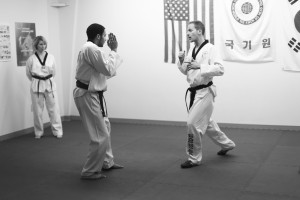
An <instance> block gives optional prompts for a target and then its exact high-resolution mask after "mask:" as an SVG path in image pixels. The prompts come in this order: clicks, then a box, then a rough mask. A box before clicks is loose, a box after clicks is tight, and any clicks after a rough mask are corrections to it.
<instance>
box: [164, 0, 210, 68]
mask: <svg viewBox="0 0 300 200" xmlns="http://www.w3.org/2000/svg"><path fill="white" fill-rule="evenodd" d="M213 6H214V0H164V21H165V23H164V28H165V59H164V60H165V62H166V63H175V62H176V59H177V54H178V52H179V51H182V50H185V51H186V52H187V51H188V50H189V46H190V44H189V41H188V40H187V37H186V30H187V26H188V22H189V21H195V20H199V21H202V22H203V23H204V25H205V38H206V39H208V40H209V41H210V43H212V44H214V13H213Z"/></svg>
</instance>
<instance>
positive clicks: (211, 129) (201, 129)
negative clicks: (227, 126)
mask: <svg viewBox="0 0 300 200" xmlns="http://www.w3.org/2000/svg"><path fill="white" fill-rule="evenodd" d="M213 98H214V97H213V95H212V93H210V92H208V93H207V94H205V95H204V96H203V94H201V92H200V93H199V92H197V93H196V96H195V100H194V104H193V106H192V107H191V109H190V111H189V115H188V120H187V134H188V139H187V148H186V152H187V155H188V160H190V161H192V162H193V163H196V164H200V163H201V160H202V137H203V135H204V134H205V133H206V134H207V135H208V137H209V138H210V139H211V140H212V141H213V142H214V143H215V144H217V145H218V146H220V147H221V149H232V148H234V147H235V144H234V142H233V141H231V140H230V139H229V138H228V137H227V136H226V135H225V133H223V132H222V131H221V130H220V128H219V126H218V124H217V123H216V122H215V121H214V120H213V119H211V115H212V112H213Z"/></svg>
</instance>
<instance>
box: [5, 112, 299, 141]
mask: <svg viewBox="0 0 300 200" xmlns="http://www.w3.org/2000/svg"><path fill="white" fill-rule="evenodd" d="M61 119H62V121H72V120H80V116H63V117H62V118H61ZM109 120H110V122H112V123H124V124H140V125H163V126H186V122H183V121H164V120H146V119H123V118H109ZM218 125H219V126H220V127H221V128H236V129H254V130H276V131H300V126H281V125H259V124H231V123H218ZM49 126H50V122H48V123H45V124H44V127H45V128H47V127H49ZM30 133H33V127H31V128H27V129H23V130H20V131H16V132H12V133H9V134H6V135H2V136H0V142H1V141H3V140H8V139H11V138H15V137H19V136H21V135H26V134H30Z"/></svg>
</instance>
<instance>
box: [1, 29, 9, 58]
mask: <svg viewBox="0 0 300 200" xmlns="http://www.w3.org/2000/svg"><path fill="white" fill-rule="evenodd" d="M10 60H11V46H10V31H9V26H8V25H6V24H0V62H7V61H10Z"/></svg>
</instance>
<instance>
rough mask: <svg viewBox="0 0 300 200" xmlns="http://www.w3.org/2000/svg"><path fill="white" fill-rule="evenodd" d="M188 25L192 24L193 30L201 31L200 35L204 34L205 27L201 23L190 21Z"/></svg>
mask: <svg viewBox="0 0 300 200" xmlns="http://www.w3.org/2000/svg"><path fill="white" fill-rule="evenodd" d="M189 24H194V26H195V29H197V30H201V31H202V35H204V34H205V26H204V24H203V23H202V22H201V21H191V22H189Z"/></svg>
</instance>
